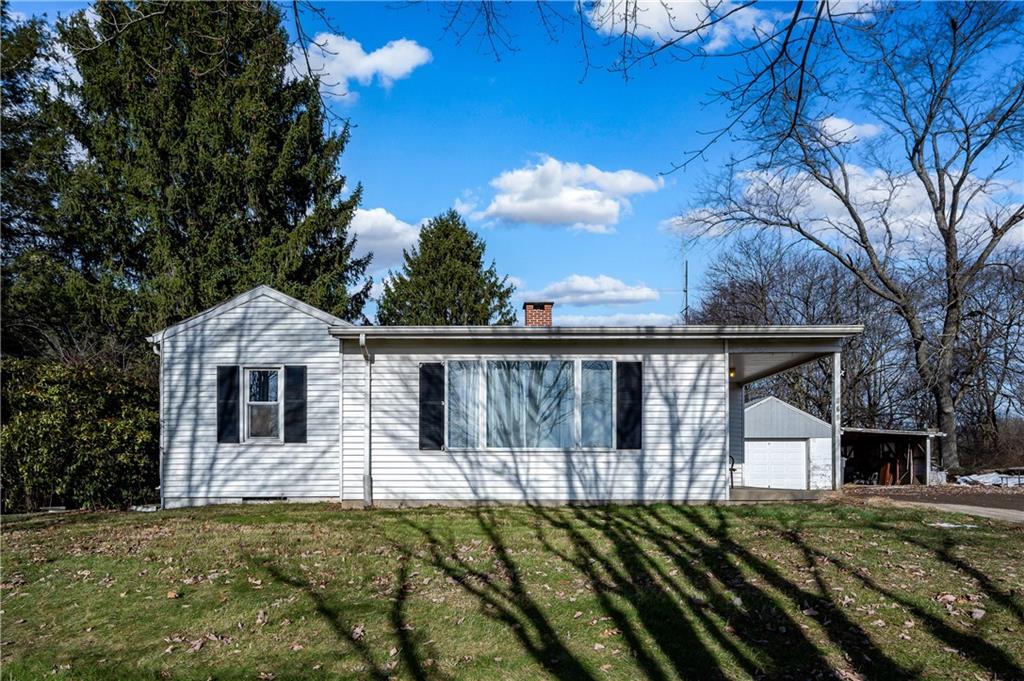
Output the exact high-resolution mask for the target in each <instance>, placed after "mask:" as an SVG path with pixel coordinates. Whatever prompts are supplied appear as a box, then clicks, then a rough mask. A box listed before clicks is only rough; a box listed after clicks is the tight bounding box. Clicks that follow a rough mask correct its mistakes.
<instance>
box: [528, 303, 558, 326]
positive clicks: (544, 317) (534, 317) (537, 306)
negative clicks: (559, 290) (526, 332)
mask: <svg viewBox="0 0 1024 681" xmlns="http://www.w3.org/2000/svg"><path fill="white" fill-rule="evenodd" d="M554 306H555V304H554V303H552V302H539V303H536V302H531V303H523V321H524V322H525V323H526V325H527V326H551V309H552V308H553V307H554Z"/></svg>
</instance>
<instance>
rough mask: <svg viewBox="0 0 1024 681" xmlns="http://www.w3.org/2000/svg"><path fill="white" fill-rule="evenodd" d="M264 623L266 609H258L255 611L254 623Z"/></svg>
mask: <svg viewBox="0 0 1024 681" xmlns="http://www.w3.org/2000/svg"><path fill="white" fill-rule="evenodd" d="M266 623H267V611H266V610H260V611H259V612H258V613H256V624H259V625H260V626H262V625H264V624H266Z"/></svg>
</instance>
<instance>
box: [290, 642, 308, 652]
mask: <svg viewBox="0 0 1024 681" xmlns="http://www.w3.org/2000/svg"><path fill="white" fill-rule="evenodd" d="M305 647H306V646H304V645H302V644H301V643H293V644H291V646H290V649H291V651H292V652H298V651H300V650H302V649H303V648H305Z"/></svg>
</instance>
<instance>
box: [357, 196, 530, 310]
mask: <svg viewBox="0 0 1024 681" xmlns="http://www.w3.org/2000/svg"><path fill="white" fill-rule="evenodd" d="M484 249H485V245H484V242H483V239H481V238H480V237H479V236H477V235H476V234H474V233H473V232H471V231H470V230H469V228H468V227H466V223H465V221H464V220H463V219H462V217H461V216H460V215H459V214H458V213H457V212H456V211H454V210H449V211H448V212H446V213H443V214H441V215H439V216H437V217H436V218H433V219H431V220H430V221H429V222H428V223H427V224H426V225H425V226H424V227H423V229H422V231H421V232H420V238H419V245H418V246H414V247H413V248H412V249H411V250H409V251H405V252H404V253H403V256H404V259H405V263H404V264H403V266H402V271H401V272H399V273H396V274H392V275H391V276H390V277H389V278H388V279H387V280H386V281H385V282H384V293H383V295H382V296H381V300H380V305H379V307H378V310H377V321H378V322H379V323H380V324H387V325H431V324H438V325H441V324H445V325H461V324H465V325H478V324H512V323H513V322H515V319H516V316H515V310H514V309H513V308H512V305H511V304H510V302H509V301H510V299H511V298H512V293H513V292H514V291H515V287H514V286H513V285H511V284H509V283H508V277H507V276H505V277H501V276H499V275H498V271H497V269H496V268H495V265H494V262H493V261H491V265H490V267H487V268H486V269H485V268H484Z"/></svg>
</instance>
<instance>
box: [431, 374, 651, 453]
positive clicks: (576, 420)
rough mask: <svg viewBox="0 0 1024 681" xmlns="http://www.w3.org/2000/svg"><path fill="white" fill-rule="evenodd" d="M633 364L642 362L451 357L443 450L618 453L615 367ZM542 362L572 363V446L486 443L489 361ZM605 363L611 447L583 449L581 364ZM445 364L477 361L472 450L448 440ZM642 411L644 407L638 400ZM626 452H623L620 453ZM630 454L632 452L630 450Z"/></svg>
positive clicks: (616, 375)
mask: <svg viewBox="0 0 1024 681" xmlns="http://www.w3.org/2000/svg"><path fill="white" fill-rule="evenodd" d="M620 360H621V361H623V362H634V361H640V362H642V361H643V360H642V359H637V360H634V359H624V358H621V357H615V356H610V355H603V354H602V355H511V356H510V355H479V356H475V357H451V358H449V359H445V360H444V378H445V408H444V449H445V451H452V452H470V451H488V452H617V451H619V449H618V448H617V447H616V446H615V445H616V442H615V429H616V424H617V423H618V416H619V415H618V404H617V400H616V399H615V396H616V394H617V390H618V371H617V370H616V365H617V363H618V362H619V361H620ZM502 361H504V362H518V361H523V362H545V361H558V362H565V361H569V362H572V363H573V391H574V396H573V399H574V401H573V444H572V446H571V447H568V448H564V447H491V446H489V445H488V444H487V387H488V385H487V383H488V380H489V378H488V372H487V363H488V362H502ZM584 361H588V362H589V361H604V362H611V364H612V385H611V401H612V413H611V434H612V438H611V440H612V441H611V446H609V447H583V446H582V445H581V443H582V441H583V410H582V405H583V362H584ZM448 362H476V364H477V367H478V371H480V372H481V374H482V375H481V377H480V380H479V381H478V382H477V383H478V386H477V391H478V392H477V403H478V405H479V409H478V410H477V419H478V425H477V444H476V446H473V447H452V446H451V443H449V441H448V405H449V404H451V400H450V397H449V394H448V391H449V390H450V389H451V383H450V381H449V380H448ZM641 400H642V402H641V408H642V405H643V404H644V402H645V401H644V400H643V397H641ZM623 451H626V450H623ZM630 451H632V450H630Z"/></svg>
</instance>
